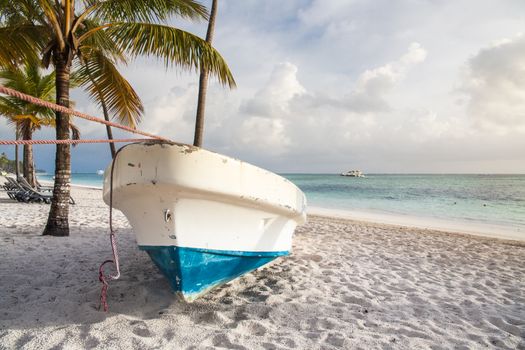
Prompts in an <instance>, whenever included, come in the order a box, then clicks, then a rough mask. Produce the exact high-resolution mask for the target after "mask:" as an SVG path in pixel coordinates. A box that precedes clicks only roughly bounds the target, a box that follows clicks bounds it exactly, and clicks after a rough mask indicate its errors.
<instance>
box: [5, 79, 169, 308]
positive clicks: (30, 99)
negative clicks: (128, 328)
mask: <svg viewBox="0 0 525 350" xmlns="http://www.w3.org/2000/svg"><path fill="white" fill-rule="evenodd" d="M0 93H2V94H5V95H9V96H12V97H16V98H18V99H20V100H23V101H26V102H29V103H32V104H36V105H39V106H42V107H47V108H50V109H52V110H54V111H57V112H62V113H66V114H71V115H75V116H77V117H79V118H82V119H86V120H89V121H93V122H97V123H101V124H105V125H108V126H112V127H115V128H118V129H122V130H125V131H128V132H131V133H134V134H139V135H142V136H146V137H149V138H150V139H155V140H161V141H168V142H172V141H171V140H169V139H167V138H164V137H161V136H157V135H153V134H150V133H147V132H144V131H140V130H136V129H133V128H130V127H128V126H124V125H121V124H117V123H113V122H110V121H106V120H103V119H100V118H97V117H93V116H90V115H88V114H85V113H81V112H78V111H75V110H73V109H71V108H67V107H64V106H60V105H57V104H56V103H52V102H48V101H44V100H42V99H39V98H36V97H34V96H30V95H27V94H24V93H21V92H19V91H16V90H13V89H10V88H8V87H5V86H3V85H0ZM147 140H148V139H117V140H71V139H68V140H13V141H4V140H0V145H44V144H79V143H111V142H139V141H147ZM121 149H122V148H121ZM119 151H120V150H119ZM119 151H117V154H115V158H113V162H112V163H111V177H110V192H109V231H110V235H109V238H110V241H111V252H112V253H113V260H109V259H108V260H105V261H104V262H103V263H102V264H101V265H100V267H99V269H98V273H99V277H98V279H99V281H100V282H101V283H102V290H101V293H100V307H102V308H103V310H104V311H105V312H107V311H108V310H109V306H108V303H107V291H108V287H109V284H108V281H107V279H108V278H109V279H112V280H116V279H118V278H119V277H120V265H119V259H118V250H117V244H116V240H115V231H114V229H113V169H114V165H115V159H116V158H117V156H118V153H119ZM109 263H112V264H113V265H114V266H115V270H116V273H115V274H114V275H105V274H104V265H106V264H109Z"/></svg>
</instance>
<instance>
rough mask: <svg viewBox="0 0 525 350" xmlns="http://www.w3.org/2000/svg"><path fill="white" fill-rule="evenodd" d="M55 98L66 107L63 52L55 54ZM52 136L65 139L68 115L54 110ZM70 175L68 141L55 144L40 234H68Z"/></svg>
mask: <svg viewBox="0 0 525 350" xmlns="http://www.w3.org/2000/svg"><path fill="white" fill-rule="evenodd" d="M55 69H56V78H55V83H56V101H57V104H59V105H61V106H65V107H69V79H70V69H71V63H70V61H69V60H68V58H67V54H60V53H57V54H56V55H55ZM55 115H56V138H57V140H67V139H69V115H68V114H66V113H62V112H56V114H55ZM70 178H71V147H70V145H69V144H60V145H57V146H56V156H55V185H54V188H53V199H52V200H51V209H50V210H49V216H48V218H47V224H46V228H45V229H44V233H43V234H44V235H51V236H69V196H70V185H69V183H70Z"/></svg>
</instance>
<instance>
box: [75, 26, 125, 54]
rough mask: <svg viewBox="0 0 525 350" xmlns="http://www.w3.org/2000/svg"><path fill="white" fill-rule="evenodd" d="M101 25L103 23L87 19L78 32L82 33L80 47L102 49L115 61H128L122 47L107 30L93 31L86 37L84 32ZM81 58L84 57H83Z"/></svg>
mask: <svg viewBox="0 0 525 350" xmlns="http://www.w3.org/2000/svg"><path fill="white" fill-rule="evenodd" d="M99 27H101V24H100V22H98V21H96V20H92V19H86V20H85V21H84V27H83V29H82V30H80V31H79V32H78V34H79V35H80V38H79V40H80V48H81V49H82V48H85V49H88V50H97V51H101V52H103V53H104V55H105V56H106V57H111V59H112V60H113V61H114V62H117V63H127V62H126V56H125V53H124V52H123V51H122V50H121V49H120V47H118V46H117V45H115V42H114V41H113V39H112V38H111V37H110V36H108V34H107V33H106V31H105V30H97V31H94V32H91V33H90V34H89V35H86V36H85V39H84V37H83V35H84V34H86V33H87V32H89V31H90V30H92V29H94V28H99ZM81 38H82V39H81ZM80 53H82V50H80ZM80 58H81V59H82V57H80Z"/></svg>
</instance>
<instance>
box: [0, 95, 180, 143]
mask: <svg viewBox="0 0 525 350" xmlns="http://www.w3.org/2000/svg"><path fill="white" fill-rule="evenodd" d="M0 93H2V94H6V95H9V96H13V97H16V98H18V99H20V100H23V101H26V102H29V103H33V104H36V105H39V106H42V107H47V108H51V109H52V110H54V111H57V112H62V113H67V114H72V115H76V116H77V117H79V118H82V119H86V120H91V121H93V122H97V123H101V124H105V125H109V126H112V127H115V128H118V129H122V130H126V131H129V132H132V133H134V134H139V135H143V136H147V137H151V138H153V139H157V140H164V141H171V140H169V139H166V138H164V137H160V136H157V135H153V134H150V133H147V132H144V131H140V130H136V129H133V128H130V127H129V126H124V125H120V124H117V123H113V122H108V121H106V120H104V119H100V118H97V117H93V116H90V115H88V114H85V113H82V112H78V111H75V110H74V109H71V108H67V107H64V106H60V105H57V104H56V103H52V102H48V101H44V100H41V99H39V98H36V97H33V96H31V95H26V94H23V93H21V92H19V91H16V90H13V89H10V88H8V87H5V86H3V85H0Z"/></svg>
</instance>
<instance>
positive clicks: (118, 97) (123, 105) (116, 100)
mask: <svg viewBox="0 0 525 350" xmlns="http://www.w3.org/2000/svg"><path fill="white" fill-rule="evenodd" d="M74 76H75V79H76V80H77V81H78V82H79V84H80V85H81V86H83V87H84V88H85V89H86V90H87V92H88V93H89V95H90V97H91V99H92V100H93V101H95V102H96V103H98V104H99V105H100V106H101V105H102V103H105V104H106V107H107V108H108V110H109V111H110V112H111V114H113V115H114V116H115V117H116V118H117V119H118V121H119V122H121V123H122V124H125V125H129V126H131V127H136V125H137V124H138V123H139V122H140V120H141V118H142V114H143V112H144V107H143V105H142V101H141V100H140V97H139V96H138V95H137V93H136V92H135V90H134V89H133V87H132V86H131V85H130V83H129V82H128V81H127V80H126V79H125V78H124V77H123V76H122V75H121V74H120V72H119V71H118V69H117V67H116V66H115V64H114V63H113V62H112V61H111V60H110V59H109V58H108V57H106V56H104V55H103V53H102V52H100V51H94V50H91V51H89V52H85V53H84V60H83V62H82V63H80V64H79V66H78V67H76V69H75V72H74Z"/></svg>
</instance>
